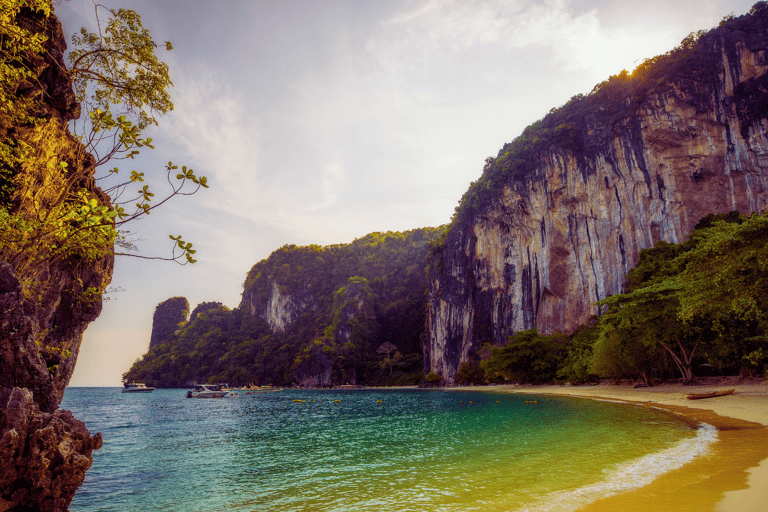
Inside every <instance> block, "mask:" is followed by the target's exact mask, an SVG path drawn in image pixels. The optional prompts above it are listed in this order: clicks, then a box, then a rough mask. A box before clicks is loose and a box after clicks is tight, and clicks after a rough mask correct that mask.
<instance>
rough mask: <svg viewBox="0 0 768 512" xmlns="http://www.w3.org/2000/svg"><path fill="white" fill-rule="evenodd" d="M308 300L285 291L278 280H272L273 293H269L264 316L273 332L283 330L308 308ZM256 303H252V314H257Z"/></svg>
mask: <svg viewBox="0 0 768 512" xmlns="http://www.w3.org/2000/svg"><path fill="white" fill-rule="evenodd" d="M306 305H307V304H306V302H305V301H303V300H301V299H300V298H299V297H297V296H295V295H290V294H287V293H285V292H284V291H282V290H281V289H280V285H278V284H277V282H276V281H273V282H272V293H271V294H270V295H269V300H268V301H267V306H266V308H264V309H263V312H262V315H261V316H262V318H264V320H266V321H267V323H268V324H269V327H270V329H272V332H273V333H277V332H282V331H284V330H285V329H286V327H288V326H289V325H291V323H293V321H294V320H296V319H297V318H298V317H299V315H300V314H301V313H302V312H303V311H304V310H305V309H306ZM256 315H257V310H256V305H255V304H253V303H252V304H251V316H256Z"/></svg>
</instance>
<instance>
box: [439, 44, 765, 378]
mask: <svg viewBox="0 0 768 512" xmlns="http://www.w3.org/2000/svg"><path fill="white" fill-rule="evenodd" d="M758 36H759V37H751V39H749V45H748V44H747V43H746V42H745V41H744V40H737V41H735V42H734V41H727V42H725V41H721V46H719V47H716V48H714V49H713V50H712V51H713V52H715V53H714V54H715V55H716V57H717V58H716V59H714V60H715V62H716V64H715V65H716V66H717V68H718V69H717V72H716V73H713V76H715V77H716V79H715V80H713V81H712V82H711V83H703V84H702V83H697V84H694V85H691V84H683V83H681V82H680V81H676V79H675V78H674V77H672V78H670V80H669V82H668V83H665V84H663V86H659V87H657V88H655V89H654V91H653V93H652V94H650V95H649V96H648V97H647V98H646V100H645V101H644V102H643V103H642V105H641V106H640V107H638V108H637V109H636V110H635V111H634V112H632V113H631V114H630V115H629V116H627V117H625V118H624V119H621V120H619V121H618V122H617V123H616V124H615V125H613V126H611V127H607V126H605V125H599V124H593V125H589V122H588V129H589V132H588V140H587V143H586V145H587V146H588V147H589V148H590V150H589V151H588V152H585V153H584V154H578V155H577V154H574V153H572V152H571V151H567V150H563V149H561V148H557V147H552V148H550V150H549V151H545V152H544V153H543V154H542V155H541V158H540V160H539V162H538V165H537V168H536V170H535V172H534V173H533V175H531V176H528V177H527V179H526V180H525V181H523V180H519V179H509V180H508V181H507V182H506V183H504V185H503V193H502V194H500V198H499V199H498V200H496V201H494V202H493V204H492V205H490V206H489V207H486V208H484V209H483V210H482V211H480V212H479V213H477V214H475V215H473V216H472V217H471V219H469V221H465V222H462V223H460V224H458V225H456V226H455V227H454V228H453V229H452V230H451V232H450V233H449V235H448V236H447V239H446V244H445V248H444V250H443V251H442V253H441V254H439V255H438V257H439V258H441V264H440V265H433V269H432V271H431V274H430V279H429V281H430V289H429V312H428V321H427V323H428V325H427V331H428V332H427V339H426V341H425V344H424V353H425V370H426V371H430V370H432V371H434V372H436V373H438V374H441V375H443V376H444V377H446V378H447V379H448V381H449V382H450V381H452V379H453V376H454V375H455V374H456V371H457V369H458V367H459V365H460V363H461V362H464V361H467V360H469V359H471V358H473V357H475V355H476V354H477V351H478V350H479V348H480V347H481V346H482V344H483V343H486V342H490V343H494V344H501V343H504V342H506V340H507V338H508V336H509V335H510V334H512V333H514V332H515V331H519V330H523V329H530V328H538V329H539V330H540V331H543V332H546V333H549V332H553V331H563V332H571V331H573V330H574V329H575V328H576V327H578V326H579V325H581V324H583V323H585V322H586V321H587V320H588V319H589V317H590V316H591V315H597V314H598V309H597V306H596V305H595V302H596V301H598V300H600V299H603V298H605V297H606V296H608V295H611V294H613V293H617V292H620V291H621V289H622V285H623V279H624V276H625V274H626V273H627V271H628V270H630V269H631V268H632V267H633V266H634V265H635V264H636V262H637V259H638V254H639V252H640V250H641V249H644V248H648V247H652V246H653V244H654V243H655V242H656V241H658V240H665V241H667V242H675V243H677V242H681V241H683V240H684V239H685V238H686V237H687V235H688V234H689V233H690V232H691V231H692V229H693V226H694V225H695V224H696V222H698V220H699V219H700V218H701V217H703V216H704V215H706V214H708V213H723V212H728V211H731V210H739V211H740V212H742V213H749V212H755V211H759V210H764V209H766V208H767V207H768V120H766V118H765V111H763V113H762V115H761V116H758V117H757V118H754V117H753V118H750V117H749V116H747V115H745V114H744V107H743V104H744V101H746V100H744V101H741V103H740V102H739V100H738V98H744V97H745V95H747V93H745V91H757V92H755V93H754V94H755V95H760V94H762V95H763V98H764V97H765V94H766V93H765V83H766V76H767V75H766V72H767V71H768V59H767V58H766V49H767V47H768V45H766V44H765V40H766V37H765V34H759V35H758ZM755 41H757V43H755ZM760 91H762V92H760ZM750 94H751V93H750Z"/></svg>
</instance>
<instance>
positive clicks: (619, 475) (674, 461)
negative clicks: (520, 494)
mask: <svg viewBox="0 0 768 512" xmlns="http://www.w3.org/2000/svg"><path fill="white" fill-rule="evenodd" d="M715 441H717V429H716V428H715V427H713V426H712V425H709V424H707V423H702V424H701V425H699V428H698V430H697V433H696V436H695V437H693V438H691V439H684V440H682V441H680V442H679V443H677V444H676V445H674V446H672V447H671V448H668V449H666V450H662V451H660V452H655V453H651V454H649V455H646V456H644V457H641V458H639V459H635V460H633V461H630V462H627V463H625V464H622V465H620V466H618V467H616V468H614V469H612V470H609V471H608V473H607V475H606V479H605V480H603V481H600V482H597V483H594V484H590V485H585V486H584V487H580V488H578V489H574V490H571V491H558V492H553V493H550V494H548V495H547V496H545V497H544V498H543V499H542V500H541V501H540V502H537V503H534V504H533V505H528V506H525V507H523V508H520V509H519V510H518V512H573V511H575V510H578V509H579V508H581V507H584V506H585V505H588V504H589V503H592V502H593V501H597V500H598V499H600V498H605V497H608V496H613V495H614V494H618V493H620V492H624V491H629V490H632V489H639V488H640V487H644V486H646V485H648V484H650V483H651V482H653V481H654V480H655V479H656V478H658V477H659V476H661V475H663V474H664V473H668V472H670V471H673V470H675V469H678V468H680V467H682V466H684V465H685V464H688V463H689V462H691V461H692V460H693V459H695V458H696V457H699V456H700V455H703V454H704V453H706V451H707V449H708V448H709V446H710V445H711V444H712V443H714V442H715Z"/></svg>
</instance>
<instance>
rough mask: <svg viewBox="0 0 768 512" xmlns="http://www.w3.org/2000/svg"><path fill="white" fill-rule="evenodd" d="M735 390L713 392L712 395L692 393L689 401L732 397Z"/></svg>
mask: <svg viewBox="0 0 768 512" xmlns="http://www.w3.org/2000/svg"><path fill="white" fill-rule="evenodd" d="M734 391H736V390H735V389H725V390H723V391H712V392H710V393H691V394H690V395H688V400H701V399H702V398H714V397H716V396H726V395H732V394H733V392H734Z"/></svg>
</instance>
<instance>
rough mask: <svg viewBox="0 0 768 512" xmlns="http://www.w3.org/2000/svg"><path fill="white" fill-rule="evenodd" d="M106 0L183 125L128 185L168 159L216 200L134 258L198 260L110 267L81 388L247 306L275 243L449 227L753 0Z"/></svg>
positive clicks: (70, 23) (160, 232) (139, 229)
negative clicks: (583, 114)
mask: <svg viewBox="0 0 768 512" xmlns="http://www.w3.org/2000/svg"><path fill="white" fill-rule="evenodd" d="M100 2H101V3H103V4H105V5H109V6H111V7H125V8H130V9H134V10H136V11H137V12H138V13H139V14H140V15H141V16H142V21H143V23H144V26H145V27H147V28H148V29H149V30H150V31H151V33H152V35H153V37H154V38H155V40H156V41H161V42H162V41H166V40H168V41H171V42H172V43H173V46H174V50H173V51H172V52H165V51H162V53H161V56H162V57H163V58H164V60H165V61H166V62H167V63H168V64H169V66H170V72H171V78H172V80H173V82H174V88H173V90H172V97H173V101H174V103H175V110H174V112H172V113H171V114H170V115H167V116H165V117H163V118H162V119H161V121H160V126H159V127H157V128H155V129H153V130H152V131H151V136H152V137H153V139H154V141H155V145H156V148H157V149H155V150H154V151H152V150H150V151H148V152H146V151H145V152H144V153H143V154H142V156H141V157H140V158H139V159H137V161H136V162H133V163H132V164H133V165H127V164H126V165H121V168H122V169H123V172H127V171H130V169H136V170H139V171H143V172H145V173H146V174H147V175H150V174H153V173H154V174H158V175H162V173H163V172H164V169H163V164H164V163H165V162H168V161H169V160H172V161H173V162H174V163H178V164H180V165H181V164H183V165H187V166H189V167H192V168H193V169H195V171H196V172H197V173H198V174H202V175H205V176H207V177H208V181H209V183H210V185H211V188H210V189H209V190H205V191H203V192H201V193H199V194H197V195H195V196H191V197H186V198H181V199H179V200H177V201H175V202H173V203H172V204H170V203H169V204H168V205H167V207H164V208H163V209H162V210H160V209H158V210H156V212H155V213H153V214H152V215H151V216H149V217H148V218H146V219H145V220H142V221H140V222H137V223H136V224H135V225H134V226H132V227H131V230H133V231H135V232H136V234H137V236H138V237H140V238H142V239H143V241H141V242H139V243H138V245H139V247H140V249H141V253H140V254H142V255H146V256H153V255H165V254H167V253H168V252H169V250H170V246H169V245H168V244H169V242H170V240H168V236H167V235H169V234H174V235H177V234H181V235H183V236H184V238H185V239H186V240H189V241H191V242H192V243H194V245H195V248H196V249H198V253H197V255H196V256H198V259H199V261H198V263H196V264H195V265H191V266H190V265H188V266H184V267H182V266H179V265H176V264H174V263H163V262H151V261H149V262H148V261H145V260H138V259H135V258H128V257H119V258H118V259H117V261H116V264H115V273H114V277H113V279H112V286H113V287H118V288H120V289H121V291H119V292H117V293H111V294H109V295H108V298H109V301H107V302H106V303H105V304H104V311H103V313H102V315H101V316H100V317H99V319H98V320H97V321H96V322H94V323H93V324H91V326H90V327H89V328H88V330H87V331H86V333H85V337H84V340H83V344H82V347H81V350H80V356H79V359H78V362H77V368H76V370H75V373H74V376H73V377H72V381H71V382H70V385H74V386H108V385H120V379H121V376H122V374H123V373H124V372H125V371H127V370H128V368H129V367H130V365H131V364H132V363H133V361H134V360H136V359H137V358H139V357H140V356H141V355H143V354H144V353H145V352H146V350H147V347H148V345H149V335H150V331H151V328H152V314H153V313H154V308H155V306H156V305H157V304H158V303H159V302H162V301H163V300H165V299H168V298H170V297H174V296H184V297H186V298H187V299H188V300H189V302H190V307H191V308H194V307H195V306H196V305H197V304H198V303H200V302H203V301H220V302H223V303H224V304H225V305H226V306H228V307H230V308H234V307H236V306H237V305H238V304H239V303H240V296H241V292H242V283H243V281H244V279H245V274H246V272H247V271H248V270H249V269H250V268H251V266H253V265H254V264H255V263H256V262H258V261H259V260H261V259H264V258H266V257H268V256H269V254H270V253H271V252H272V251H274V250H275V249H277V248H279V247H281V246H282V245H285V244H296V245H306V244H310V243H316V244H322V245H327V244H333V243H347V242H351V241H352V240H354V239H355V238H358V237H361V236H363V235H365V234H367V233H370V232H372V231H388V230H392V231H402V230H406V229H413V228H418V227H424V226H439V225H441V224H444V223H446V222H448V221H449V220H450V218H451V214H452V213H453V209H454V207H455V206H456V205H457V204H458V201H459V199H460V198H461V195H462V194H463V193H464V192H465V191H466V189H467V187H468V185H469V183H470V181H473V180H475V179H477V178H478V177H479V176H480V173H481V171H482V167H483V163H484V160H485V158H486V157H488V156H495V155H496V154H497V153H498V151H499V149H500V148H501V146H502V145H503V144H504V143H505V142H509V141H511V140H512V139H514V138H515V137H517V136H518V135H519V134H520V133H521V132H522V130H523V128H525V127H526V126H527V125H529V124H530V123H532V122H533V121H536V120H537V119H540V118H541V117H543V116H544V115H545V114H546V113H547V112H548V111H549V110H550V109H551V108H552V107H558V106H560V105H562V104H564V103H565V102H567V101H568V99H569V98H570V97H572V96H574V95H575V94H578V93H587V92H589V91H591V90H592V88H593V87H594V85H595V84H597V83H599V82H601V81H602V80H604V79H606V78H607V77H608V76H609V75H612V74H617V73H619V72H620V71H621V70H622V69H625V68H626V69H627V70H631V69H633V68H634V66H636V65H637V63H639V62H641V61H642V60H643V59H645V58H647V57H652V56H654V55H657V54H659V53H664V52H665V51H667V50H669V49H671V48H672V47H674V46H676V45H677V44H678V43H679V42H680V41H681V40H682V39H683V38H684V37H685V36H686V35H687V34H688V33H690V32H692V31H697V30H700V29H706V28H711V27H713V26H715V25H717V23H718V22H719V21H720V19H722V18H723V16H725V15H727V14H730V13H734V14H736V15H740V14H743V13H745V12H747V11H748V10H749V9H750V7H751V6H752V5H753V4H754V2H755V0H675V1H674V2H672V1H669V0H645V1H641V2H639V1H615V0H535V1H534V0H488V1H471V0H455V1H451V0H445V1H442V0H392V1H389V0H387V1H385V0H370V1H368V0H357V1H352V0H350V1H341V0H336V1H332V0H329V1H324V0H308V1H293V0H273V1H256V0H253V1H241V2H237V1H234V0H231V1H230V0H228V1H213V0H126V1H123V2H113V1H112V0H100ZM56 12H57V14H58V15H59V17H60V19H61V20H62V23H63V25H64V31H65V33H66V34H72V33H74V32H75V31H77V30H79V28H80V27H81V26H88V27H93V23H94V21H93V20H94V16H93V3H92V2H91V1H90V0H71V1H68V2H67V1H64V2H61V3H59V4H58V6H57V7H56ZM156 192H157V193H158V194H159V193H160V192H161V189H159V188H158V189H157V190H156Z"/></svg>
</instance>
